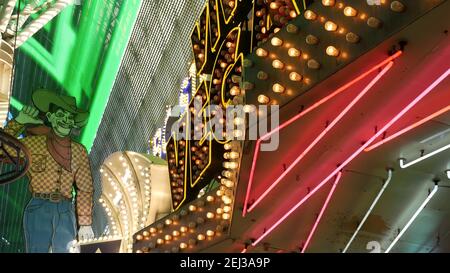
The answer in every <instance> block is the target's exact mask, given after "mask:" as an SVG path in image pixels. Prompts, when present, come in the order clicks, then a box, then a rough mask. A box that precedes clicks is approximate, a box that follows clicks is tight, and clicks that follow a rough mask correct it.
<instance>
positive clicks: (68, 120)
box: [5, 89, 94, 253]
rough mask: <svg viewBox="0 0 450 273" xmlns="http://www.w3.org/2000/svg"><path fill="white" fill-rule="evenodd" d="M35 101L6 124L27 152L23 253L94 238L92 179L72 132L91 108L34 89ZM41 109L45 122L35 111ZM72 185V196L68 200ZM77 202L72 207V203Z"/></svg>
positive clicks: (63, 247)
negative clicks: (28, 181)
mask: <svg viewBox="0 0 450 273" xmlns="http://www.w3.org/2000/svg"><path fill="white" fill-rule="evenodd" d="M32 100H33V104H34V106H25V107H23V109H22V110H21V111H20V113H19V114H18V115H17V117H16V118H15V119H13V120H11V121H10V122H8V124H7V125H6V127H5V132H6V133H8V134H10V135H12V136H14V137H17V136H19V135H21V134H23V133H24V134H25V135H26V136H25V137H24V138H22V139H20V141H22V142H23V143H24V144H25V146H26V147H27V148H28V150H29V153H30V154H31V166H30V169H29V171H28V173H27V175H28V177H29V179H30V185H29V188H30V191H31V194H32V199H31V200H30V202H29V203H28V205H27V206H26V208H25V212H24V221H23V223H24V231H25V240H26V249H27V252H49V251H51V252H54V253H56V252H69V251H70V249H69V248H70V245H71V243H72V242H73V240H75V238H76V231H77V225H78V227H79V229H78V238H79V239H88V238H93V237H94V233H93V231H92V228H91V224H92V196H93V183H92V175H91V169H90V165H89V158H88V155H87V151H86V148H85V147H84V146H83V145H81V144H79V143H77V142H75V141H73V140H72V139H71V137H70V135H71V131H72V129H74V128H76V129H79V128H81V127H83V126H84V125H85V124H86V121H87V118H88V115H89V113H88V112H85V111H82V110H80V109H78V108H77V106H76V100H75V98H74V97H69V96H63V95H57V94H56V93H54V92H52V91H49V90H44V89H41V90H36V91H35V92H34V93H33V95H32ZM40 112H42V113H45V117H46V121H47V122H46V124H47V125H48V126H46V125H44V121H43V120H41V119H40V118H39V117H38V115H39V113H40ZM73 187H75V189H76V200H75V202H72V199H73V196H72V192H73V190H72V189H73ZM74 203H75V206H74Z"/></svg>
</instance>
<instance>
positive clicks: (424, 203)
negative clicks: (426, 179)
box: [384, 185, 439, 253]
mask: <svg viewBox="0 0 450 273" xmlns="http://www.w3.org/2000/svg"><path fill="white" fill-rule="evenodd" d="M438 188H439V187H438V185H434V188H433V190H432V191H431V193H430V194H429V195H428V197H427V198H426V199H425V201H423V203H422V205H420V207H419V208H418V209H417V211H416V212H415V213H414V215H413V216H412V217H411V219H409V221H408V223H406V225H405V226H404V227H403V229H402V230H401V231H400V233H399V234H398V235H397V237H395V239H394V241H392V243H391V244H390V245H389V247H388V248H387V249H386V251H385V252H384V253H389V252H390V251H391V250H392V248H393V247H394V246H395V244H397V242H398V240H400V238H401V237H402V236H403V234H404V233H405V232H406V231H407V230H408V228H409V227H410V226H411V224H412V223H413V222H414V220H415V219H416V218H417V216H418V215H419V214H420V212H421V211H422V210H423V209H424V208H425V206H426V205H427V204H428V202H430V200H431V198H433V196H434V195H435V194H436V192H437V190H438Z"/></svg>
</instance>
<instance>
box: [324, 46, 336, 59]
mask: <svg viewBox="0 0 450 273" xmlns="http://www.w3.org/2000/svg"><path fill="white" fill-rule="evenodd" d="M326 53H327V55H328V56H332V57H336V56H338V55H339V49H337V48H335V47H334V46H328V47H327V49H326Z"/></svg>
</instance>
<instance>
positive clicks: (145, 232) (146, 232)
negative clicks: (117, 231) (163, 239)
mask: <svg viewBox="0 0 450 273" xmlns="http://www.w3.org/2000/svg"><path fill="white" fill-rule="evenodd" d="M142 234H143V235H144V236H145V237H147V236H149V235H150V233H148V231H144V232H143V233H142Z"/></svg>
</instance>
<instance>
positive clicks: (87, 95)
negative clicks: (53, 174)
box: [13, 0, 142, 151]
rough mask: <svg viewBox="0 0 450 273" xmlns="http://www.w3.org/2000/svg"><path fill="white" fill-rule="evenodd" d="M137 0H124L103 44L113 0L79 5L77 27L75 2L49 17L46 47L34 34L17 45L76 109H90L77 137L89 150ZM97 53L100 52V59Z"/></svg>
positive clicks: (136, 9) (114, 74) (113, 3)
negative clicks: (49, 42)
mask: <svg viewBox="0 0 450 273" xmlns="http://www.w3.org/2000/svg"><path fill="white" fill-rule="evenodd" d="M141 3H142V2H141V1H139V0H126V1H123V2H122V4H121V5H120V10H119V13H118V17H117V21H116V24H115V26H114V29H113V31H112V36H111V37H110V38H111V39H110V41H109V44H108V46H105V43H106V40H107V39H108V38H109V37H107V36H108V35H109V34H108V28H109V27H110V23H111V19H112V16H113V13H114V7H115V6H116V5H115V1H105V0H92V1H91V2H90V3H89V5H87V4H86V5H84V6H83V12H82V18H81V21H80V24H79V29H78V31H77V30H75V29H74V26H73V15H74V12H75V8H74V6H69V7H67V8H66V9H65V10H64V11H62V12H61V13H60V14H59V15H58V16H57V17H56V18H55V19H53V20H52V22H54V23H53V24H52V25H48V26H49V29H47V31H53V33H54V38H53V39H52V41H53V44H52V46H51V50H50V51H49V50H47V49H46V48H45V47H44V46H42V45H41V44H40V43H39V42H38V41H37V40H36V39H34V38H33V37H32V38H30V39H28V40H27V42H26V43H24V44H23V45H22V46H21V47H20V49H19V50H21V51H23V52H24V53H26V54H27V55H28V56H30V57H31V58H32V59H33V60H34V61H35V62H36V63H37V64H39V65H40V66H41V68H42V69H44V70H45V71H46V72H47V73H48V74H49V75H50V76H52V78H53V79H54V80H55V81H56V82H57V83H58V84H60V85H61V86H62V87H64V89H65V90H66V91H67V94H68V95H71V96H74V97H75V98H76V99H77V102H78V104H79V105H80V107H82V108H85V109H86V108H89V109H88V110H89V111H90V113H91V114H90V118H89V121H88V124H87V126H86V128H85V129H84V130H83V133H82V135H81V140H80V142H81V143H82V144H84V145H85V146H86V148H87V150H88V151H90V149H91V147H92V144H93V142H94V139H95V136H96V133H97V129H98V126H99V125H100V122H101V119H102V116H103V112H104V110H105V107H106V103H107V101H108V98H109V94H110V92H111V89H112V86H113V84H114V80H115V78H116V75H117V72H118V69H119V66H120V62H121V60H122V57H123V54H124V52H125V49H126V45H127V44H128V40H129V38H130V35H131V31H132V27H133V26H134V23H135V20H136V18H137V12H138V11H139V8H140V6H141ZM54 20H56V21H54ZM50 27H52V29H50ZM101 56H104V58H103V62H102V63H100V61H102V60H101V58H100V57H101ZM99 71H100V73H99ZM97 77H98V80H96V79H97ZM13 107H14V106H13Z"/></svg>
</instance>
